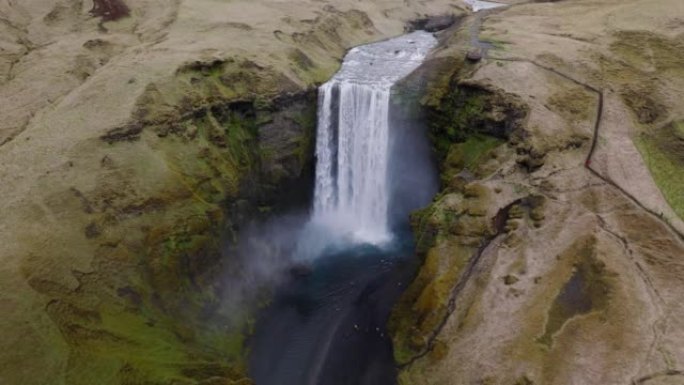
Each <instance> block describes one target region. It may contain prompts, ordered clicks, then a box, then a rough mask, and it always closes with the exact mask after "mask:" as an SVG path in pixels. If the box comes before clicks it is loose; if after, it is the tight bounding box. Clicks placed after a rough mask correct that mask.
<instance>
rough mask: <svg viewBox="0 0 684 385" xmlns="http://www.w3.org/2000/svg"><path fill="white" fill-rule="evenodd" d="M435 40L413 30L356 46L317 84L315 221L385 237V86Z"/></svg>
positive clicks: (343, 231)
mask: <svg viewBox="0 0 684 385" xmlns="http://www.w3.org/2000/svg"><path fill="white" fill-rule="evenodd" d="M436 42H437V41H436V39H435V38H434V37H433V36H432V35H431V34H429V33H426V32H414V33H411V34H409V35H404V36H401V37H398V38H395V39H390V40H386V41H383V42H379V43H375V44H369V45H365V46H361V47H356V48H354V49H352V50H351V51H349V53H348V54H347V56H346V57H345V60H344V63H343V65H342V68H341V69H340V71H339V72H338V73H337V74H336V75H335V76H334V77H333V78H332V79H331V80H330V81H329V82H327V83H325V84H324V85H322V86H321V87H320V89H319V113H318V128H317V139H316V158H317V163H316V184H315V192H314V212H313V217H312V221H313V222H314V223H318V224H322V225H324V226H326V227H327V228H328V229H330V231H332V232H333V233H334V234H336V235H337V236H340V237H342V238H351V240H353V241H356V242H362V243H371V244H376V245H377V244H382V243H385V242H387V241H389V240H390V239H391V231H390V224H389V221H388V210H389V201H390V191H389V190H390V189H389V181H388V165H389V162H390V159H389V139H390V131H391V127H390V95H391V88H392V86H393V85H394V84H395V83H396V82H397V81H399V80H401V79H402V78H404V77H406V76H407V75H408V74H410V73H411V72H412V71H414V70H415V69H416V68H418V66H420V64H421V63H422V62H423V60H424V59H425V57H426V56H427V54H428V52H429V51H430V49H432V48H433V47H434V46H435V45H436Z"/></svg>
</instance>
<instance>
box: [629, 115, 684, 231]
mask: <svg viewBox="0 0 684 385" xmlns="http://www.w3.org/2000/svg"><path fill="white" fill-rule="evenodd" d="M635 142H636V144H637V147H638V148H639V151H640V152H641V155H642V157H643V158H644V160H645V162H646V165H648V168H649V169H650V171H651V174H652V175H653V179H654V180H655V182H656V184H657V185H658V187H659V188H660V190H661V191H662V192H663V195H664V196H665V199H667V202H668V203H669V204H670V206H671V207H672V209H673V210H674V211H675V213H676V214H677V215H678V216H679V217H680V218H684V122H681V121H679V122H673V123H670V124H669V125H667V126H665V127H663V128H660V129H657V130H655V131H651V132H647V133H643V134H642V135H640V136H639V137H638V138H637V140H636V141H635Z"/></svg>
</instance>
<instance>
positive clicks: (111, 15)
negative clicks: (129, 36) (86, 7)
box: [90, 0, 131, 22]
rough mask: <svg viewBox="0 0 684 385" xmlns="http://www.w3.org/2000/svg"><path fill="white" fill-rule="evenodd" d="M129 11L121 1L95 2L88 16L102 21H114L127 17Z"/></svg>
mask: <svg viewBox="0 0 684 385" xmlns="http://www.w3.org/2000/svg"><path fill="white" fill-rule="evenodd" d="M130 13H131V11H130V9H129V8H128V6H127V5H126V3H124V2H123V1H122V0H95V1H94V2H93V9H91V10H90V14H91V15H92V16H95V17H100V18H102V21H103V22H104V21H115V20H119V19H121V18H122V17H126V16H129V15H130Z"/></svg>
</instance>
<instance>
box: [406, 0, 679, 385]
mask: <svg viewBox="0 0 684 385" xmlns="http://www.w3.org/2000/svg"><path fill="white" fill-rule="evenodd" d="M522 4H527V3H521V4H517V5H522ZM514 6H515V5H510V6H507V7H505V8H500V9H490V10H486V11H481V12H478V13H476V14H475V18H474V20H473V22H472V24H471V26H470V28H469V30H470V44H471V46H473V47H475V48H479V49H480V50H482V52H483V59H484V60H495V61H505V62H522V63H529V64H532V65H534V66H536V67H538V68H541V69H543V70H545V71H548V72H551V73H553V74H555V75H557V76H560V77H562V78H564V79H566V80H569V81H571V82H573V83H575V84H577V85H579V86H581V87H583V88H585V89H586V90H588V91H590V92H591V93H593V94H595V95H597V106H596V117H595V120H594V132H593V137H592V140H591V147H590V149H589V152H588V153H587V156H586V159H585V161H584V168H585V169H587V170H588V171H589V172H590V173H591V174H593V175H594V176H595V177H596V178H598V179H600V180H602V181H603V182H604V183H606V184H607V185H609V186H612V187H613V188H615V189H616V190H618V191H619V192H620V193H621V194H622V195H624V196H625V197H627V198H628V199H629V200H630V201H632V203H634V204H635V205H636V206H638V207H639V208H641V209H642V210H644V211H645V212H646V213H648V214H649V215H650V216H652V217H653V218H654V219H656V220H658V221H660V222H661V223H662V224H664V225H665V226H666V227H667V228H669V229H670V231H671V232H672V234H673V235H675V236H676V238H678V239H679V240H680V241H681V242H683V243H684V234H683V233H682V232H681V231H680V230H679V229H677V228H676V227H675V226H674V225H672V224H671V223H670V222H668V221H667V220H665V219H664V218H663V217H662V215H661V214H658V213H656V212H655V211H654V210H652V209H650V208H648V207H647V206H646V205H644V204H643V203H641V202H640V201H639V200H638V199H637V198H636V197H635V196H634V195H633V194H631V193H630V192H628V191H627V190H625V189H624V188H622V187H621V186H620V185H619V184H617V183H616V182H614V181H613V180H612V179H610V177H608V176H604V175H603V174H601V173H600V172H599V171H598V170H596V169H595V168H593V166H592V159H593V157H594V154H595V153H596V149H597V147H598V138H599V135H600V129H601V123H602V121H603V115H604V92H603V90H602V89H600V88H597V87H594V86H592V85H590V84H588V83H586V82H584V81H581V80H578V79H576V78H574V77H572V76H570V75H568V74H565V73H563V72H561V71H559V70H557V69H555V68H552V67H549V66H547V65H544V64H541V63H539V62H537V61H535V60H531V59H525V58H516V57H512V58H503V57H492V56H489V55H488V51H489V49H490V48H492V47H493V46H492V44H490V43H489V42H486V41H482V40H480V39H479V31H480V29H481V27H482V21H483V18H484V17H486V16H487V15H489V14H491V13H493V12H497V11H500V10H503V9H507V8H511V7H514ZM518 203H520V200H517V201H515V202H513V203H511V204H509V205H508V206H506V207H505V208H503V209H502V210H500V211H499V214H497V217H496V218H495V219H494V222H495V223H497V221H498V220H501V218H500V216H501V215H505V216H506V217H507V216H508V211H509V210H510V208H511V207H512V206H514V205H515V204H518ZM597 217H598V219H599V223H600V225H601V228H602V229H603V230H604V231H607V232H609V233H610V234H611V235H613V236H614V237H616V238H617V239H619V240H620V241H621V243H622V244H623V245H624V246H625V249H626V251H627V252H628V254H629V255H630V256H631V255H632V250H631V249H630V248H629V247H628V241H627V240H626V239H625V238H624V237H622V236H620V235H618V234H617V233H615V232H614V231H612V230H610V229H608V228H607V227H606V226H605V220H604V219H603V218H602V217H601V216H600V215H597ZM504 223H505V219H504ZM499 235H501V232H499V230H498V229H497V233H496V234H495V235H494V236H492V237H490V238H488V239H486V240H485V241H484V243H483V245H482V246H481V247H480V248H479V249H478V251H477V252H476V253H475V254H474V255H473V256H472V257H471V258H470V260H469V262H468V265H467V266H466V270H465V272H464V273H463V275H462V276H461V277H460V278H459V280H458V281H457V283H456V285H455V286H454V288H453V289H452V292H451V294H450V297H449V302H448V306H447V311H446V314H445V316H444V318H443V319H442V320H441V321H440V323H439V325H438V326H437V327H436V328H435V330H434V331H433V332H432V333H431V335H430V337H429V338H428V341H427V344H426V347H425V348H424V349H423V350H422V351H421V352H420V353H418V354H416V355H414V356H413V357H411V359H410V360H408V361H407V362H406V363H403V364H401V365H398V368H399V369H404V368H406V367H409V366H411V365H412V364H413V363H415V362H416V361H417V360H419V359H420V358H422V357H425V356H426V355H427V354H429V353H430V351H432V349H433V348H434V344H435V341H436V339H437V337H438V336H439V334H440V333H441V331H442V329H443V328H444V326H445V325H446V323H447V321H448V320H449V317H450V316H451V314H452V313H453V312H454V310H455V307H456V299H457V298H458V296H459V294H460V293H461V291H462V290H463V288H464V287H465V285H466V283H467V282H468V281H469V279H470V277H471V275H472V273H473V271H474V270H475V268H476V266H477V264H478V262H479V261H480V259H481V256H482V254H483V253H484V251H485V250H486V249H487V248H488V247H489V246H490V245H491V244H492V243H493V241H494V240H495V239H496V238H498V236H499ZM632 261H633V263H634V264H635V266H636V268H637V271H638V273H639V275H640V276H641V278H642V279H643V280H644V282H645V284H646V285H647V286H648V287H649V289H650V290H651V291H652V293H653V296H654V297H655V299H656V301H655V304H656V306H658V307H660V304H661V303H663V302H664V301H663V299H662V297H661V296H660V293H659V292H658V290H657V289H656V288H655V286H654V285H653V283H652V279H651V278H650V276H649V275H648V273H647V272H646V271H645V269H644V268H643V266H641V264H640V263H638V261H636V260H634V259H633V258H632ZM662 321H664V320H662V319H659V320H658V321H656V323H655V324H654V326H653V329H654V342H653V345H655V344H657V342H658V340H659V339H660V337H661V334H660V333H659V332H658V331H657V328H658V323H660V322H662ZM652 348H654V346H652ZM663 376H684V371H682V370H674V369H670V370H665V371H662V372H657V373H652V374H649V375H646V376H643V377H639V378H634V379H632V381H631V383H632V384H633V385H639V384H644V383H646V382H647V381H650V380H652V379H654V378H658V377H663Z"/></svg>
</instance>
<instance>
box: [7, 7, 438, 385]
mask: <svg viewBox="0 0 684 385" xmlns="http://www.w3.org/2000/svg"><path fill="white" fill-rule="evenodd" d="M450 9H451V8H450V7H449V6H448V2H447V1H428V2H423V3H422V4H416V5H409V6H403V5H402V6H398V5H397V4H394V3H393V2H380V3H373V4H359V3H357V2H347V1H342V2H335V3H334V6H333V5H332V4H326V2H317V1H295V2H278V1H274V2H253V1H230V2H216V1H208V0H207V1H192V2H190V1H182V0H178V1H165V0H164V1H157V0H145V1H135V2H133V1H126V0H95V1H89V0H88V1H80V0H60V1H44V0H29V1H22V2H17V1H12V0H2V1H0V104H1V105H2V111H1V112H0V114H1V116H2V119H0V120H1V121H2V123H0V164H2V167H0V180H1V181H2V183H0V193H1V194H2V196H3V199H2V202H0V212H2V215H1V216H0V244H1V245H2V247H0V262H1V265H2V268H0V312H2V314H4V315H5V316H4V317H2V320H0V329H2V338H0V363H2V365H0V382H1V383H3V384H4V383H7V384H27V385H28V384H93V383H98V384H142V383H145V384H170V383H174V384H192V383H203V384H219V383H248V380H247V379H245V377H244V366H243V355H244V351H243V339H244V337H245V335H246V332H248V329H249V326H250V319H249V312H248V311H247V309H248V308H249V306H253V305H255V304H254V303H252V304H251V305H250V304H247V305H244V304H243V305H244V306H243V307H237V308H236V307H235V306H231V307H226V306H225V303H224V302H223V300H224V294H225V290H230V288H226V287H225V286H224V285H223V283H224V282H225V281H230V280H235V279H237V280H239V279H240V278H239V277H240V276H241V275H242V271H241V264H240V261H238V260H236V256H235V255H234V254H233V253H232V252H230V251H229V252H223V253H222V251H221V250H232V249H233V248H232V247H231V245H234V244H235V243H236V242H237V238H238V237H239V234H240V230H241V229H242V228H243V227H244V225H245V223H246V221H248V220H250V219H253V218H260V217H264V216H266V215H268V213H269V212H271V211H274V210H278V209H279V208H281V207H282V206H286V205H291V204H301V203H302V202H306V201H307V194H309V193H310V189H308V188H307V184H306V183H307V182H306V181H307V180H308V178H309V177H310V176H311V174H310V171H311V168H312V153H313V151H312V143H313V140H312V139H313V135H314V134H313V129H314V122H315V104H316V98H315V91H314V90H315V86H316V84H317V83H318V82H321V81H323V80H325V79H327V78H328V77H329V76H331V74H332V73H333V72H334V71H335V70H336V68H337V66H338V64H339V60H340V58H341V57H342V55H343V54H344V52H345V51H346V49H348V48H349V47H351V46H353V45H357V44H361V43H365V42H368V41H371V40H378V39H382V38H385V37H389V36H392V35H397V34H400V33H401V32H402V31H403V28H404V24H405V22H406V21H408V20H409V19H414V18H418V17H420V16H422V15H423V14H427V13H430V14H435V13H444V12H447V11H449V10H450ZM226 274H227V275H228V277H229V279H221V278H225V275H226Z"/></svg>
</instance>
